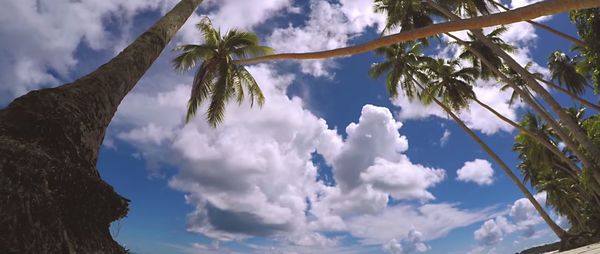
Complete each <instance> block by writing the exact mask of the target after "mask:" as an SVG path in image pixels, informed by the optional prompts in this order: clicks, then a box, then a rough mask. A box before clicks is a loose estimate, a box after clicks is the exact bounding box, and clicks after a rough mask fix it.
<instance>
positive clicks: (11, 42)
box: [0, 0, 176, 100]
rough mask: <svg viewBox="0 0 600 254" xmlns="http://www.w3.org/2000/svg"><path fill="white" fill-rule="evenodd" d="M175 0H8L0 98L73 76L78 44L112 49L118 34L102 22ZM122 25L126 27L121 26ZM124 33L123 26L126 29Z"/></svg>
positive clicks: (0, 12) (1, 18)
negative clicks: (110, 30) (50, 0)
mask: <svg viewBox="0 0 600 254" xmlns="http://www.w3.org/2000/svg"><path fill="white" fill-rule="evenodd" d="M175 3H176V1H174V0H150V1H145V0H133V1H118V0H101V1H100V0H96V1H69V0H56V1H52V2H51V3H50V2H49V1H35V0H22V1H8V2H5V3H3V4H2V8H1V9H0V44H1V45H2V47H3V50H2V53H3V57H2V58H0V83H1V84H3V85H2V86H0V95H1V96H2V97H0V100H4V99H11V98H12V97H15V96H18V95H22V94H23V93H25V92H27V91H29V90H31V89H37V88H40V87H42V86H55V85H58V84H59V83H60V82H61V80H71V79H72V78H73V77H71V76H70V73H71V71H73V69H74V68H75V67H77V64H78V63H79V61H80V59H76V57H75V53H76V51H77V49H78V48H79V47H80V46H81V45H85V46H88V47H90V48H91V49H93V50H105V49H111V47H112V46H114V45H115V43H118V41H119V40H120V39H121V38H119V37H118V35H115V33H111V32H109V31H108V28H107V27H106V25H105V22H106V20H107V19H109V18H115V19H119V20H120V22H122V23H123V24H127V23H129V22H131V20H132V19H133V17H134V16H135V15H137V14H139V13H140V12H141V11H144V10H149V9H159V10H161V11H165V10H166V9H167V7H171V6H174V4H175ZM15 17H18V18H15ZM122 29H124V30H126V29H127V28H126V26H125V28H122ZM125 33H127V32H125Z"/></svg>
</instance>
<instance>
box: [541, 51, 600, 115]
mask: <svg viewBox="0 0 600 254" xmlns="http://www.w3.org/2000/svg"><path fill="white" fill-rule="evenodd" d="M578 65H580V64H579V62H577V61H575V59H571V58H570V57H569V56H567V55H566V54H565V53H563V52H560V51H554V52H552V53H551V54H550V57H548V68H549V69H550V72H551V80H552V81H558V84H559V85H560V86H557V85H555V84H554V83H552V82H550V81H547V80H544V79H541V78H538V80H540V81H542V82H543V83H544V84H547V85H549V86H550V87H552V88H554V89H557V90H559V91H560V92H562V93H564V94H566V95H568V96H569V97H571V98H573V99H574V100H577V101H579V102H581V103H582V104H583V105H585V106H587V107H589V108H592V109H594V110H596V111H600V106H598V105H596V104H594V103H592V102H590V101H588V100H585V99H583V98H581V97H580V95H583V94H584V93H585V91H586V88H588V87H590V85H589V84H588V82H587V78H586V77H585V76H584V75H582V74H580V73H579V71H578V70H577V66H578ZM561 86H565V87H566V89H565V88H563V87H561Z"/></svg>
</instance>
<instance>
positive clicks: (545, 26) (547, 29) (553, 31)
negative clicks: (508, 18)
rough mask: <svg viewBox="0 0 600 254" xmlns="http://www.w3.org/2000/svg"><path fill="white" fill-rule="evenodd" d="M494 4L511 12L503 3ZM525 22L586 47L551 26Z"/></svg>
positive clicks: (578, 40) (530, 21)
mask: <svg viewBox="0 0 600 254" xmlns="http://www.w3.org/2000/svg"><path fill="white" fill-rule="evenodd" d="M492 3H493V4H494V5H495V6H497V7H500V8H501V9H502V10H505V11H510V9H509V8H506V6H504V5H502V4H501V3H498V2H495V1H492ZM525 22H527V23H529V24H531V25H533V26H536V27H538V28H541V29H544V30H546V31H548V32H550V33H552V34H554V35H556V36H558V37H561V38H563V39H565V40H568V41H570V42H572V43H575V45H577V46H582V47H585V46H586V44H585V42H583V41H582V40H580V39H577V38H575V37H573V36H570V35H568V34H566V33H563V32H561V31H558V30H556V29H554V28H552V27H550V26H547V25H544V24H541V23H538V22H535V21H532V20H525Z"/></svg>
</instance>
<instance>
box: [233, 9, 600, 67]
mask: <svg viewBox="0 0 600 254" xmlns="http://www.w3.org/2000/svg"><path fill="white" fill-rule="evenodd" d="M594 7H600V3H599V2H597V1H596V0H579V1H566V2H565V1H563V0H546V1H542V2H538V3H535V4H531V5H529V6H526V7H523V8H519V9H516V10H512V11H507V12H502V13H495V14H490V15H485V16H481V17H474V18H470V19H465V20H456V21H451V22H445V23H437V24H434V25H430V26H426V27H423V28H419V29H416V30H411V31H407V32H401V33H397V34H392V35H388V36H384V37H381V38H378V39H375V40H373V41H370V42H367V43H363V44H358V45H354V46H349V47H344V48H337V49H331V50H323V51H315V52H304V53H280V54H273V55H266V56H262V57H255V58H249V59H244V60H238V61H236V63H238V64H257V63H263V62H268V61H281V60H314V59H326V58H333V57H342V56H351V55H357V54H362V53H367V52H369V51H373V50H375V49H378V48H382V47H386V46H390V45H393V44H397V43H400V42H406V41H411V40H418V39H421V38H427V37H430V36H434V35H438V34H442V33H447V32H456V31H462V30H470V29H479V28H483V27H492V26H498V25H505V24H510V23H515V22H520V21H524V20H530V19H535V18H538V17H541V16H547V15H551V14H555V13H559V12H563V11H568V10H575V9H586V8H594Z"/></svg>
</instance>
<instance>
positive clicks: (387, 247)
mask: <svg viewBox="0 0 600 254" xmlns="http://www.w3.org/2000/svg"><path fill="white" fill-rule="evenodd" d="M422 238H423V234H421V232H419V231H417V230H414V229H412V230H410V231H408V236H407V237H406V238H404V239H403V240H402V241H401V243H399V242H398V241H397V240H396V239H392V240H390V241H389V242H387V243H386V244H384V245H383V247H382V249H383V251H384V252H386V253H390V254H408V253H415V252H426V251H428V250H430V249H431V247H429V246H428V245H427V244H425V243H424V242H423V240H422Z"/></svg>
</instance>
